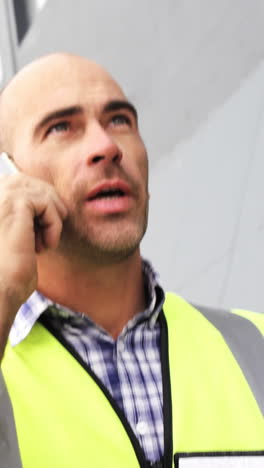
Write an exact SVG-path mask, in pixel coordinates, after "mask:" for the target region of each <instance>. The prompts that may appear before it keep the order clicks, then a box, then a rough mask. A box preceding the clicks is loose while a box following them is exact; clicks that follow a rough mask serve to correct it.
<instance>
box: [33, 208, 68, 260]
mask: <svg viewBox="0 0 264 468" xmlns="http://www.w3.org/2000/svg"><path fill="white" fill-rule="evenodd" d="M35 229H36V231H37V233H36V248H37V249H38V251H42V250H43V249H48V248H51V249H52V248H53V249H54V248H56V247H57V245H58V243H59V240H60V235H61V230H62V219H61V216H60V214H59V213H58V210H57V207H56V206H55V205H54V204H53V203H52V202H51V203H49V204H48V205H47V207H46V209H45V211H44V212H43V213H42V215H41V216H39V217H38V218H37V222H36V224H35Z"/></svg>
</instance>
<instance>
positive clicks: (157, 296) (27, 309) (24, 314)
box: [9, 259, 164, 346]
mask: <svg viewBox="0 0 264 468" xmlns="http://www.w3.org/2000/svg"><path fill="white" fill-rule="evenodd" d="M143 275H144V278H145V285H146V290H147V297H148V302H147V308H146V309H145V311H144V312H143V313H142V314H138V315H137V316H136V317H134V318H133V319H131V320H130V321H129V322H128V324H127V326H126V327H125V329H127V328H132V327H133V326H135V325H136V323H138V321H139V320H142V319H145V320H146V319H149V325H150V327H154V326H155V323H156V321H157V318H158V315H159V313H160V310H161V309H162V305H163V302H164V291H163V289H162V288H161V286H160V284H159V277H158V274H157V273H156V272H155V270H154V269H153V267H152V265H151V263H150V262H149V261H147V260H145V259H143ZM51 306H56V309H57V310H58V313H59V314H61V315H63V316H64V317H66V316H76V314H78V312H74V311H72V310H70V309H67V308H66V307H64V306H61V305H60V304H54V302H52V301H51V300H50V299H48V298H47V297H45V296H43V295H42V294H41V293H40V292H38V291H34V292H33V294H31V296H30V297H29V299H28V300H27V302H25V303H24V304H23V305H22V306H21V307H20V309H19V310H18V312H17V315H16V318H15V320H14V323H13V325H12V328H11V330H10V334H9V339H10V343H11V346H16V345H17V344H19V343H20V342H21V341H23V340H24V339H25V338H26V337H27V336H28V334H29V333H30V331H31V329H32V327H33V326H34V324H35V323H36V321H37V320H38V318H39V317H40V316H41V314H43V312H45V310H47V309H48V308H49V307H51Z"/></svg>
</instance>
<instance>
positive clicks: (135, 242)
mask: <svg viewBox="0 0 264 468" xmlns="http://www.w3.org/2000/svg"><path fill="white" fill-rule="evenodd" d="M147 221H148V202H146V204H145V207H144V209H143V210H142V212H141V213H138V214H137V216H135V217H134V219H128V220H126V219H125V218H123V217H122V215H112V216H107V217H106V218H105V219H103V220H100V222H98V223H97V222H96V220H95V221H93V222H89V220H87V218H86V217H85V216H84V215H82V213H81V210H75V211H74V212H73V213H70V214H69V216H68V217H67V219H66V220H65V221H64V224H63V229H62V234H61V241H60V245H59V248H58V249H59V250H60V251H61V252H62V253H63V254H64V255H68V256H72V257H74V258H76V257H78V258H79V260H80V261H81V262H83V263H86V262H89V263H94V264H96V265H109V264H114V263H120V262H122V261H124V260H126V259H127V258H128V257H130V256H131V255H133V254H134V252H135V251H136V250H137V249H138V248H139V244H140V242H141V240H142V238H143V236H144V234H145V232H146V228H147Z"/></svg>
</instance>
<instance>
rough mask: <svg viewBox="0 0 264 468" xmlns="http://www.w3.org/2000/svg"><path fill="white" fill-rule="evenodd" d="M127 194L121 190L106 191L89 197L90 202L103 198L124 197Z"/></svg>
mask: <svg viewBox="0 0 264 468" xmlns="http://www.w3.org/2000/svg"><path fill="white" fill-rule="evenodd" d="M124 196H125V193H124V191H123V190H121V189H104V190H101V191H99V192H98V193H96V194H95V195H93V196H91V197H88V201H92V200H100V199H101V198H116V197H124Z"/></svg>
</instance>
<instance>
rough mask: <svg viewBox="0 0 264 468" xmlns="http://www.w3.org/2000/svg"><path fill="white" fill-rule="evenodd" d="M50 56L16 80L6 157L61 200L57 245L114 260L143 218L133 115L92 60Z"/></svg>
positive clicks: (139, 145) (133, 241) (142, 177)
mask: <svg viewBox="0 0 264 468" xmlns="http://www.w3.org/2000/svg"><path fill="white" fill-rule="evenodd" d="M46 60H47V59H46ZM50 60H51V62H52V63H50V64H48V62H47V63H45V60H44V63H42V64H41V65H40V66H39V67H37V68H36V69H35V70H31V72H29V71H28V73H27V75H25V76H24V77H22V81H20V82H19V81H18V85H17V88H18V91H16V92H18V95H17V96H16V100H18V101H14V98H13V101H14V102H13V104H12V102H11V108H12V105H13V107H14V106H16V109H15V111H16V118H15V120H16V121H15V125H14V126H13V128H12V129H11V130H10V132H11V135H12V153H13V157H14V159H15V161H16V163H17V165H18V166H19V167H20V168H21V169H22V170H23V171H25V172H26V173H27V174H30V175H32V176H36V177H39V178H42V179H44V180H46V181H48V182H50V183H51V184H53V185H54V186H55V188H56V190H57V192H58V194H59V195H60V196H61V198H62V199H63V201H64V202H65V204H66V206H67V208H68V211H69V216H68V218H67V219H66V220H65V223H64V228H63V232H62V236H61V243H60V246H59V249H60V250H61V251H62V252H67V250H69V249H70V250H71V251H72V252H74V253H75V252H76V253H77V252H78V253H79V254H80V253H81V255H88V256H89V257H90V258H91V260H96V261H98V260H99V261H100V262H109V261H119V260H121V259H123V258H125V257H127V256H128V255H130V254H131V253H133V252H134V251H135V250H136V249H137V247H138V245H139V242H140V240H141V238H142V236H143V234H144V232H145V229H146V225H147V212H148V188H147V183H148V180H147V179H148V165H147V155H146V150H145V147H144V144H143V142H142V140H141V137H140V135H139V132H138V127H137V119H136V115H135V114H134V110H133V108H132V107H130V105H129V103H128V101H127V99H126V98H125V96H124V94H123V92H122V91H121V89H120V88H119V86H118V85H117V84H116V83H115V82H114V81H113V80H112V78H111V77H110V76H109V75H108V74H107V73H106V72H105V71H104V70H102V69H101V68H100V67H98V66H96V65H94V64H91V63H90V62H88V61H86V60H84V59H82V58H79V57H61V58H57V60H56V61H55V60H54V58H53V61H52V59H50ZM9 94H10V91H9ZM17 103H19V105H17Z"/></svg>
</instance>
